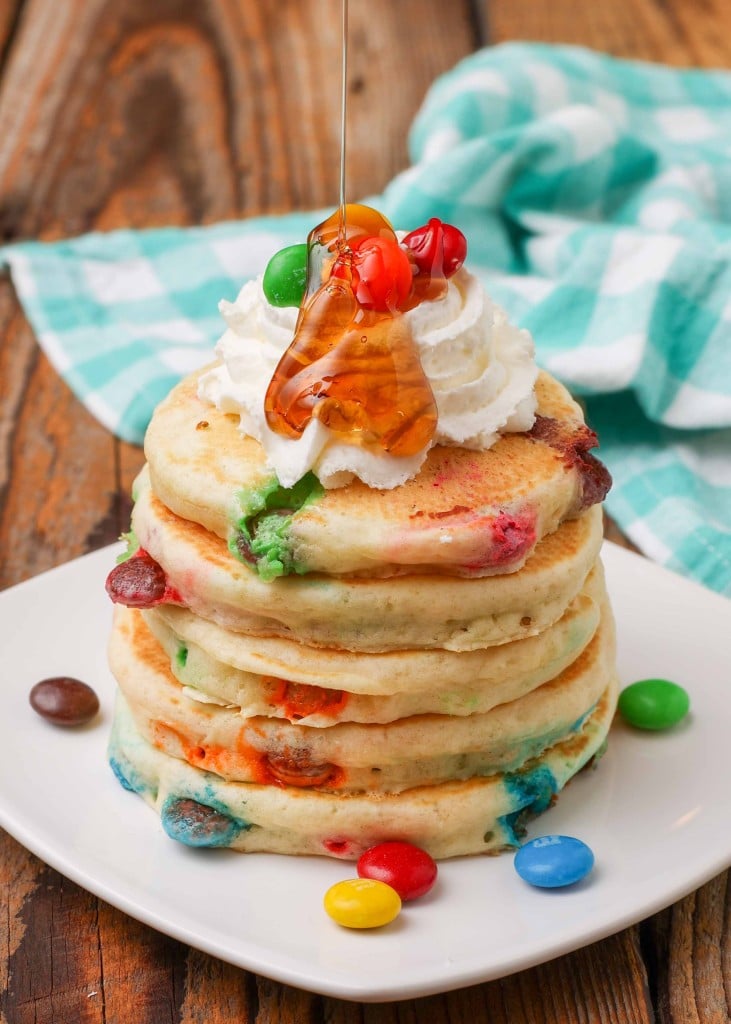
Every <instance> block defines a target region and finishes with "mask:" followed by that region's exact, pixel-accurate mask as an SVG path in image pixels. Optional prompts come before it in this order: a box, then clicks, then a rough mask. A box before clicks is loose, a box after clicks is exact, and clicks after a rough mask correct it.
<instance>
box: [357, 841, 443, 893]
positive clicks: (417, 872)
mask: <svg viewBox="0 0 731 1024" xmlns="http://www.w3.org/2000/svg"><path fill="white" fill-rule="evenodd" d="M358 875H359V876H360V877H361V878H375V879H376V880H377V881H379V882H385V883H386V885H390V886H391V888H392V889H395V890H396V892H397V893H398V894H399V896H400V897H401V899H402V900H404V902H405V901H406V900H415V899H416V898H417V897H418V896H423V895H424V894H425V893H427V892H429V890H430V889H431V887H432V886H433V885H434V883H435V882H436V880H437V866H436V864H435V862H434V860H433V859H432V858H431V857H430V856H429V854H428V853H427V852H426V850H422V849H420V848H419V847H418V846H413V845H412V844H411V843H403V842H389V843H379V844H378V846H372V847H371V848H370V850H366V852H365V853H364V854H362V855H361V857H360V860H359V861H358Z"/></svg>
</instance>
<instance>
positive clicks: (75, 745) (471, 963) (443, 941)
mask: <svg viewBox="0 0 731 1024" xmlns="http://www.w3.org/2000/svg"><path fill="white" fill-rule="evenodd" d="M117 550H118V549H117V548H107V549H106V550H104V551H98V552H96V553H94V554H92V555H88V556H86V557H85V558H82V559H79V560H78V561H75V562H71V563H69V564H68V565H64V566H61V567H60V568H58V569H54V570H53V571H51V572H49V573H45V574H44V575H42V576H38V577H36V578H35V579H32V580H29V581H28V582H27V583H23V584H21V585H20V586H18V587H14V588H12V589H11V590H7V591H5V592H4V593H2V594H0V623H2V626H1V633H2V650H3V658H2V668H0V678H1V679H2V687H3V716H2V722H3V742H2V744H0V824H1V825H2V826H3V827H4V828H6V829H7V830H8V831H9V832H10V833H11V834H12V835H14V836H15V837H16V838H17V839H18V840H19V841H20V842H21V843H23V844H24V845H25V846H27V847H28V848H29V849H31V850H33V852H34V853H36V854H38V856H39V857H41V858H43V860H45V861H47V863H49V864H51V865H52V866H53V867H55V868H57V869H58V870H59V871H61V872H63V874H65V875H67V876H68V877H69V878H72V879H73V880H74V881H76V882H78V883H79V884H80V885H82V886H84V887H85V888H87V889H89V890H91V891H92V892H94V893H96V894H97V895H98V896H101V897H102V898H103V899H105V900H107V901H108V902H109V903H112V904H114V905H115V906H117V907H119V908H120V909H122V910H124V911H126V912H127V913H129V914H131V915H132V916H133V917H136V918H139V919H140V920H141V921H145V922H147V923H148V924H150V925H152V926H153V927H154V928H158V929H159V930H160V931H163V932H166V933H168V934H169V935H172V936H174V937H175V938H177V939H180V940H182V941H184V942H187V943H190V944H191V945H193V946H196V947H198V948H199V949H203V950H206V951H207V952H209V953H212V954H214V955H216V956H219V957H221V958H222V959H224V960H228V961H230V962H231V963H234V964H238V965H240V966H241V967H245V968H248V969H249V970H252V971H256V972H258V973H260V974H264V975H267V976H268V977H271V978H275V979H277V980H280V981H284V982H287V983H289V984H291V985H297V986H299V987H301V988H306V989H311V990H313V991H316V992H320V993H323V994H326V995H333V996H339V997H341V998H345V999H358V1000H363V1001H379V1000H389V999H404V998H409V997H415V996H422V995H428V994H431V993H434V992H440V991H447V990H449V989H454V988H459V987H461V986H463V985H469V984H473V983H476V982H479V981H485V980H488V979H490V978H495V977H500V976H501V975H505V974H509V973H511V972H512V971H517V970H520V969H522V968H525V967H529V966H531V965H532V964H536V963H540V962H541V961H544V960H549V959H551V958H552V957H555V956H558V955H559V954H562V953H565V952H568V951H569V950H571V949H575V948H577V947H578V946H581V945H584V944H586V943H589V942H592V941H594V940H596V939H599V938H601V937H603V936H605V935H608V934H610V933H612V932H615V931H618V930H619V929H620V928H623V927H625V926H626V925H628V924H631V923H632V922H635V921H638V920H639V919H641V918H643V917H646V916H647V915H648V914H651V913H653V912H654V911H656V910H658V909H660V908H661V907H663V906H666V905H667V904H669V903H672V902H673V901H675V900H676V899H678V898H679V897H680V896H682V895H684V894H685V893H687V892H689V891H690V890H692V889H693V888H695V887H697V886H698V885H700V884H702V883H703V882H705V881H706V880H707V879H709V878H711V877H713V876H714V875H715V874H717V873H718V872H719V871H721V870H723V868H724V867H726V866H727V865H728V864H729V863H731V786H729V782H728V780H729V771H730V769H731V700H730V699H729V697H730V692H729V691H730V689H731V678H730V677H729V665H730V663H731V656H730V655H731V640H730V638H731V602H728V601H727V600H725V599H724V598H722V597H719V596H718V595H715V594H712V593H710V592H709V591H706V590H704V589H702V588H701V587H699V586H697V585H695V584H693V583H689V582H687V581H686V580H683V579H681V578H680V577H678V576H674V575H672V574H671V573H668V572H666V571H665V570H663V569H660V568H658V567H657V566H655V565H653V564H652V563H650V562H648V561H646V560H645V559H642V558H639V557H637V556H635V555H632V554H630V553H628V552H626V551H624V550H622V549H621V548H617V547H615V546H613V545H611V544H606V545H605V548H604V561H605V565H606V569H607V576H608V585H609V591H610V594H611V597H612V601H613V605H614V609H615V614H616V617H617V625H618V635H619V669H620V677H621V680H622V682H623V684H627V683H629V682H632V681H634V680H635V679H641V678H646V677H649V676H663V677H665V678H669V679H673V680H675V681H676V682H679V683H680V684H682V685H683V686H685V687H686V688H687V690H688V691H689V692H690V695H691V705H692V707H691V715H690V716H689V718H688V719H687V720H686V721H685V722H684V723H682V724H681V725H680V726H678V727H677V728H675V729H674V730H671V731H670V732H666V733H656V734H655V733H640V732H634V731H632V730H630V729H629V728H627V727H625V726H623V725H621V724H618V723H615V725H614V727H613V730H612V735H611V739H610V745H609V752H608V753H607V755H606V756H605V757H604V758H603V760H602V761H601V763H600V764H599V767H598V768H597V770H596V771H594V772H585V773H583V774H582V775H581V776H580V777H579V778H578V779H576V780H575V781H574V782H573V783H572V784H571V785H570V786H569V787H568V788H567V790H566V791H565V792H564V793H563V794H562V796H561V798H560V800H559V801H558V804H557V805H556V806H555V807H554V808H553V809H552V810H550V811H549V812H548V813H546V814H545V815H543V816H541V817H540V818H538V819H537V820H536V821H535V822H533V824H532V825H531V828H530V832H529V834H530V836H536V835H541V834H545V833H556V832H559V833H567V834H569V835H575V836H578V837H579V838H581V839H583V840H584V841H585V842H587V843H589V845H590V846H591V847H592V849H593V850H594V852H595V855H596V868H595V870H594V872H593V873H592V874H591V875H590V876H589V877H588V878H587V879H585V880H584V881H583V882H581V883H579V884H578V885H576V886H573V887H571V888H570V889H565V890H554V891H551V890H537V889H532V888H530V887H529V886H527V885H526V884H525V883H524V882H522V881H521V879H520V878H519V877H518V876H517V875H516V873H515V871H514V869H513V858H512V856H510V855H504V856H501V857H473V858H464V859H460V860H455V861H445V862H443V863H442V864H441V865H440V874H439V881H438V883H437V885H436V887H435V888H434V890H433V891H432V892H431V893H430V894H429V895H428V896H427V897H425V898H424V899H423V900H420V901H415V902H414V903H412V904H407V905H406V907H405V908H404V910H403V912H402V914H401V916H400V917H399V918H398V919H397V920H396V921H395V922H394V923H393V924H392V925H389V926H388V927H387V928H385V929H381V930H378V931H375V932H351V931H346V930H344V929H341V928H339V927H338V926H337V925H336V924H334V923H333V922H332V921H331V920H330V919H329V918H328V917H327V916H326V914H325V913H324V911H323V909H322V897H323V894H324V893H325V891H326V889H327V888H328V887H329V886H330V885H332V884H333V883H334V882H336V881H338V880H340V879H341V878H347V877H352V876H353V875H354V874H355V871H354V866H353V865H351V864H348V863H345V862H342V861H335V860H329V859H325V858H288V857H278V856H271V855H265V854H249V855H241V854H236V853H232V852H230V851H227V850H191V849H188V848H186V847H183V846H180V845H178V844H176V843H174V842H172V841H171V840H170V839H168V838H167V836H166V835H165V834H164V833H163V831H162V829H161V827H160V823H159V821H158V820H157V819H156V818H155V816H154V815H153V813H152V812H151V811H150V810H149V809H148V808H147V807H146V806H145V805H144V804H143V802H142V801H141V800H140V799H139V798H138V797H136V796H134V795H133V794H131V793H128V792H125V791H124V790H123V789H122V788H121V786H119V784H118V783H117V781H116V780H115V778H114V776H113V775H112V772H111V770H110V769H109V768H108V766H107V764H106V757H105V748H106V740H107V733H108V730H109V726H110V721H111V713H112V701H113V694H114V683H113V680H112V677H111V675H110V673H109V670H108V669H107V666H106V654H105V647H106V637H107V634H108V631H109V626H110V622H111V607H110V605H109V603H108V601H107V599H106V595H105V594H104V579H105V576H106V574H107V572H108V571H109V569H110V568H111V566H112V565H113V563H114V556H115V554H116V553H117ZM54 675H71V676H77V677H78V678H80V679H84V680H85V681H86V682H88V683H90V684H91V685H92V686H93V687H94V688H95V689H96V691H97V692H98V694H99V697H100V699H101V702H102V716H101V720H97V721H96V722H95V723H93V724H91V725H89V726H87V727H84V728H82V729H81V730H63V729H58V728H55V727H54V726H52V725H49V724H48V723H46V722H45V721H43V720H42V719H41V718H39V717H38V716H37V715H36V714H35V713H34V712H33V711H32V710H31V708H30V706H29V704H28V693H29V691H30V689H31V686H32V685H33V684H34V683H35V682H37V681H38V680H40V679H43V678H45V677H48V676H54Z"/></svg>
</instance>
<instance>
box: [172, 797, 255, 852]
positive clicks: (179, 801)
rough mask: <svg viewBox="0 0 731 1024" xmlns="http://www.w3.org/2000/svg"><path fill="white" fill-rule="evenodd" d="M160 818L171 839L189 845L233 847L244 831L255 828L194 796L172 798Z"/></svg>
mask: <svg viewBox="0 0 731 1024" xmlns="http://www.w3.org/2000/svg"><path fill="white" fill-rule="evenodd" d="M160 819H161V821H162V827H163V828H164V829H165V831H166V832H167V834H168V835H169V836H170V838H171V839H176V840H177V841H178V842H179V843H185V845H186V846H230V845H231V843H232V842H233V841H234V839H236V837H237V836H238V835H239V834H240V833H241V832H244V831H246V830H247V829H249V828H251V825H250V824H249V823H248V822H247V821H242V820H241V819H240V818H234V817H232V816H231V815H230V814H226V813H224V812H223V811H220V810H217V809H216V808H215V807H211V806H210V804H203V803H199V802H198V801H197V800H192V799H191V798H190V797H177V796H170V797H168V798H167V800H166V801H165V803H164V804H163V808H162V811H161V813H160Z"/></svg>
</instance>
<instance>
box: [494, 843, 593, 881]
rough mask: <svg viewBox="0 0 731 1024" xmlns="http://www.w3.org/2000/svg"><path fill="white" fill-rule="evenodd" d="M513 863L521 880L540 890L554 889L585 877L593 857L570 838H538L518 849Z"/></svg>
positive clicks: (588, 850) (590, 867) (589, 869)
mask: <svg viewBox="0 0 731 1024" xmlns="http://www.w3.org/2000/svg"><path fill="white" fill-rule="evenodd" d="M514 864H515V870H516V871H517V872H518V874H519V875H520V877H521V878H522V879H523V881H525V882H529V883H530V884H531V885H536V886H538V887H539V888H541V889H558V888H560V887H561V886H564V885H573V884H574V882H578V881H580V879H582V878H584V877H585V876H586V875H588V874H589V872H590V871H591V869H592V868H593V866H594V854H593V853H592V851H591V849H590V848H589V847H588V846H587V845H586V843H582V841H581V840H580V839H574V837H573V836H539V838H538V839H532V840H531V841H530V842H529V843H525V845H523V846H521V848H520V849H519V850H518V852H517V853H516V855H515V861H514Z"/></svg>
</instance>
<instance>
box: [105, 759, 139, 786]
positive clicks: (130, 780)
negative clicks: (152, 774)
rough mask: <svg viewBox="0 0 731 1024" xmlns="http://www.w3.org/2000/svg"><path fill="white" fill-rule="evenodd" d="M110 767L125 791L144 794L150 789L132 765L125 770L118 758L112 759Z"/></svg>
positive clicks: (127, 765) (126, 766)
mask: <svg viewBox="0 0 731 1024" xmlns="http://www.w3.org/2000/svg"><path fill="white" fill-rule="evenodd" d="M109 766H110V768H111V769H112V771H113V772H114V774H115V775H116V776H117V780H118V782H119V783H120V784H121V785H122V786H124V788H125V789H128V790H129V791H130V793H144V791H145V790H146V789H147V788H148V786H147V784H146V783H145V782H144V781H143V779H142V777H141V776H140V775H139V773H138V772H136V771H135V770H134V768H133V767H132V766H131V765H129V764H126V765H125V766H124V768H122V765H121V763H120V762H119V761H118V760H117V758H116V757H110V758H109Z"/></svg>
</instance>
